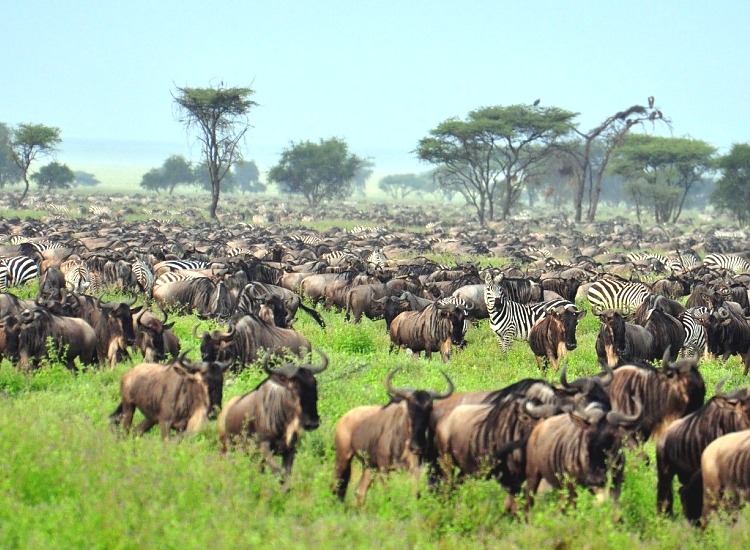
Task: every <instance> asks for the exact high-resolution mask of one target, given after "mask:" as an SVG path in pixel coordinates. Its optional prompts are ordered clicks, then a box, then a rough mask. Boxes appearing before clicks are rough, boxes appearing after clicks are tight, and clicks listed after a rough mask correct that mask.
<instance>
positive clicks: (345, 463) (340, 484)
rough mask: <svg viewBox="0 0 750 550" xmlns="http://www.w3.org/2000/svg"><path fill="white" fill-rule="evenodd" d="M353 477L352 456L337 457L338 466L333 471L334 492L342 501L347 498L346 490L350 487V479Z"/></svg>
mask: <svg viewBox="0 0 750 550" xmlns="http://www.w3.org/2000/svg"><path fill="white" fill-rule="evenodd" d="M351 477H352V455H351V454H348V455H344V456H337V457H336V466H335V467H334V471H333V478H334V483H335V487H334V492H335V493H336V496H337V497H338V499H339V500H340V501H342V502H343V501H344V498H345V497H346V488H347V487H348V486H349V479H350V478H351Z"/></svg>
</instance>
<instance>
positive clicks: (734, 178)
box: [711, 143, 750, 227]
mask: <svg viewBox="0 0 750 550" xmlns="http://www.w3.org/2000/svg"><path fill="white" fill-rule="evenodd" d="M718 165H719V167H720V169H721V178H719V181H718V182H717V184H716V189H715V190H714V193H713V195H711V203H712V204H713V205H714V206H716V207H717V208H718V209H720V210H722V211H724V212H728V213H730V214H731V215H733V216H734V217H735V218H736V219H737V222H739V224H740V226H742V227H744V226H746V225H747V224H748V223H750V201H747V200H738V198H740V197H747V196H748V195H749V194H750V143H735V144H734V145H732V149H731V151H730V152H729V153H728V154H727V155H724V156H722V157H720V158H719V160H718Z"/></svg>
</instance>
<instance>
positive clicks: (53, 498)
mask: <svg viewBox="0 0 750 550" xmlns="http://www.w3.org/2000/svg"><path fill="white" fill-rule="evenodd" d="M323 317H324V319H325V321H326V323H327V325H328V328H327V329H325V330H324V329H321V328H319V327H318V326H317V325H316V324H315V323H314V321H312V319H310V318H309V317H308V316H306V315H301V316H300V317H299V320H298V323H297V325H296V326H297V328H298V330H300V331H301V332H302V333H303V334H305V335H306V336H307V337H308V338H309V339H310V340H311V341H312V343H313V345H314V346H315V347H319V348H320V349H322V350H324V351H325V352H326V353H327V354H328V355H329V356H330V367H329V369H328V370H326V371H325V372H323V373H321V374H320V375H319V376H318V378H319V392H320V396H319V412H320V415H321V419H322V425H321V427H320V428H319V429H318V430H317V431H314V432H310V433H306V434H304V435H303V437H302V439H301V441H300V444H299V452H298V454H297V459H296V461H295V465H294V470H293V474H292V478H291V483H290V486H289V490H288V492H284V491H283V490H282V488H281V486H280V484H279V481H278V479H277V478H275V477H274V476H273V475H271V474H268V473H261V472H260V470H259V462H260V461H259V457H258V456H257V453H254V452H251V453H250V454H249V455H247V454H243V453H240V452H230V453H229V454H228V455H226V456H222V455H221V454H220V453H219V450H218V449H219V446H218V441H217V435H216V428H215V424H214V423H210V424H209V425H208V426H207V428H206V429H205V430H204V431H203V432H202V433H200V434H198V435H197V436H193V437H186V438H180V437H177V436H175V437H173V438H172V439H170V440H169V441H167V442H166V443H162V441H161V438H160V436H159V431H158V430H156V429H155V430H153V431H152V432H151V433H148V434H146V435H145V436H143V437H141V438H134V437H124V436H121V435H118V434H116V433H113V432H112V431H111V430H110V427H109V422H108V415H109V414H110V413H111V412H112V411H113V410H114V408H115V406H116V405H117V402H118V400H119V399H118V394H119V379H120V377H121V376H122V374H123V373H124V372H126V371H127V369H128V368H129V367H130V366H131V365H130V364H121V365H118V366H117V367H116V368H115V369H113V370H109V369H106V370H97V369H86V370H84V371H82V372H80V373H78V374H76V375H74V374H72V373H70V372H68V371H67V370H66V369H65V368H64V367H62V366H60V365H54V364H53V365H51V366H49V367H45V368H43V369H41V370H39V371H38V372H36V373H34V374H30V375H25V374H20V373H18V372H16V371H15V370H14V369H13V367H12V366H11V365H10V364H9V363H8V362H7V361H4V362H3V363H2V364H0V457H2V458H0V463H1V464H2V471H3V475H2V476H0V541H2V547H3V548H42V547H44V548H65V549H69V548H87V549H88V548H134V549H135V548H139V549H140V548H157V547H158V548H182V549H192V548H206V547H211V548H311V547H315V548H324V549H325V548H331V549H334V548H336V549H338V548H342V547H343V548H394V549H402V548H446V549H448V548H469V549H471V548H486V547H490V548H499V547H518V548H633V547H637V548H659V549H663V548H743V547H744V548H747V547H748V546H749V545H750V529H748V527H749V526H750V514H748V513H747V511H746V512H744V513H743V514H742V515H741V517H740V519H739V520H738V521H737V522H736V523H734V524H732V523H727V522H722V521H716V522H714V523H712V524H711V526H710V527H709V529H708V530H707V531H706V532H701V531H699V530H696V529H694V528H692V527H690V526H688V525H687V524H686V523H685V522H684V521H683V520H682V519H680V518H679V517H678V518H675V519H667V518H660V517H657V516H656V514H655V508H656V503H655V488H656V475H655V467H654V464H655V462H654V460H653V452H654V449H653V444H652V443H648V444H647V445H646V453H647V454H648V455H650V456H651V462H650V463H646V461H645V460H644V459H643V458H642V457H641V456H639V455H637V454H630V455H628V465H627V472H626V479H625V485H624V490H623V495H622V498H621V515H622V519H621V521H620V522H619V523H613V517H614V508H613V506H612V503H611V502H605V503H603V504H597V503H596V502H595V499H594V498H593V496H590V495H589V494H588V493H585V492H584V493H583V494H581V495H580V497H579V503H578V506H577V508H575V509H566V510H561V509H560V501H561V498H562V496H564V495H560V494H558V493H555V492H551V493H548V494H545V495H540V497H539V498H538V500H537V504H536V506H535V508H534V509H533V511H532V514H531V517H530V519H529V522H528V524H527V523H525V522H522V521H520V520H518V519H516V518H512V517H509V516H508V515H507V514H506V513H505V512H504V509H503V500H504V498H505V492H504V490H503V489H502V488H501V487H500V486H499V485H498V484H497V483H495V482H493V481H485V480H470V481H469V482H467V483H465V484H463V485H460V486H458V487H457V488H456V490H455V491H452V492H451V491H446V490H442V491H438V492H435V493H432V492H429V491H428V490H427V489H426V487H425V481H424V478H422V479H420V487H419V490H420V496H419V498H417V497H416V496H415V493H416V490H417V487H415V484H414V481H413V479H412V478H411V477H410V476H408V475H407V474H406V473H404V472H395V473H393V474H390V475H387V476H384V477H382V478H381V479H380V480H378V481H376V482H375V483H373V485H372V487H371V489H370V492H369V493H368V495H367V501H366V503H365V504H364V506H363V507H362V508H358V507H357V506H356V505H355V504H354V499H353V496H352V495H351V494H350V495H348V497H347V501H346V503H345V504H343V505H342V504H340V503H339V502H337V501H336V500H335V499H334V497H333V495H332V493H331V488H332V482H333V479H332V476H333V458H334V448H333V433H334V428H335V424H336V421H337V419H338V418H339V417H341V415H343V414H344V413H345V412H346V411H347V410H349V409H351V408H352V407H355V406H358V405H362V404H377V403H384V402H385V401H386V394H385V390H384V389H383V379H384V378H385V376H386V375H387V374H388V372H389V371H390V370H391V369H393V368H395V367H401V369H402V370H401V371H400V372H399V373H398V374H397V375H396V377H395V379H394V384H396V385H402V386H413V387H420V388H431V389H436V390H443V389H444V388H445V381H444V379H443V377H442V375H441V374H440V373H441V371H445V372H446V373H448V374H449V375H450V376H451V378H452V379H453V380H454V382H455V384H456V389H457V391H470V390H478V389H487V388H498V387H501V386H504V385H507V384H509V383H511V382H513V381H515V380H518V379H519V378H523V377H539V376H540V373H539V372H538V370H537V368H536V363H535V361H534V359H533V357H532V354H531V352H530V350H529V348H528V345H527V344H526V343H524V342H516V343H515V344H514V345H513V346H512V347H511V349H510V351H509V353H508V354H507V355H505V356H504V355H502V354H501V352H500V349H499V346H498V344H497V341H496V339H495V336H494V334H492V332H491V331H490V329H489V326H488V324H487V321H483V322H481V323H480V324H479V325H478V326H476V327H472V328H471V329H470V331H469V333H468V335H467V337H468V341H469V344H468V346H467V348H466V349H465V350H464V351H462V352H461V353H457V354H455V355H454V357H453V359H452V360H451V362H450V363H448V364H443V363H442V362H441V361H440V359H439V356H435V357H434V358H433V359H432V360H430V361H426V360H425V359H423V358H422V359H419V360H415V359H412V358H410V357H408V356H407V355H406V354H405V353H403V352H401V353H397V354H393V355H389V354H388V336H387V334H386V333H385V330H384V326H383V322H382V321H377V322H373V321H369V320H367V319H365V320H364V321H363V322H362V324H361V325H360V326H354V325H352V324H348V323H345V322H344V321H343V319H342V316H341V315H339V314H334V313H330V312H324V313H323ZM175 319H176V320H177V323H176V325H175V330H176V331H177V333H178V335H179V336H180V338H181V339H182V342H183V346H184V349H191V350H192V351H191V353H190V355H191V357H196V358H197V356H198V341H197V340H196V339H195V337H194V336H193V335H192V328H193V326H195V325H196V324H197V325H198V327H199V328H198V330H199V334H200V331H202V330H207V329H209V328H212V327H213V326H215V325H212V324H210V323H207V322H199V321H198V319H197V318H195V317H193V316H183V317H179V318H177V317H175ZM597 329H598V321H597V320H596V318H595V317H593V316H590V315H589V316H587V317H585V318H584V319H583V320H582V322H581V324H580V325H579V348H578V349H577V350H575V351H574V352H573V353H572V354H571V355H570V356H569V357H570V360H569V377H570V378H571V379H573V378H576V377H578V376H583V375H587V374H593V373H595V372H597V371H598V366H597V363H596V358H595V353H594V341H595V336H596V330H597ZM136 361H137V359H136ZM701 371H702V372H703V375H704V377H705V379H706V383H707V387H708V388H709V394H710V393H712V388H713V386H714V384H715V383H716V382H717V381H718V380H719V379H720V378H721V377H723V376H725V375H727V374H729V375H731V378H730V380H729V381H728V382H727V385H726V386H725V388H726V389H731V388H733V387H737V386H740V385H745V384H746V380H745V379H744V378H743V377H742V376H741V373H740V364H739V362H738V360H737V359H736V358H732V359H730V360H729V361H728V362H727V363H726V364H719V363H717V362H714V361H710V362H706V363H704V364H703V365H702V366H701ZM548 376H549V378H550V379H556V378H557V377H558V376H559V374H558V373H553V372H550V373H548ZM262 379H263V375H262V374H261V373H260V372H259V370H258V369H257V368H253V367H251V368H248V369H247V370H245V371H244V372H242V373H241V374H239V375H236V376H232V377H230V378H229V379H228V380H227V381H226V386H225V392H224V400H225V402H226V401H227V400H228V399H230V398H231V397H232V396H234V395H238V394H241V393H244V392H247V391H250V390H251V389H252V388H253V387H255V386H256V385H257V384H258V382H259V381H260V380H262ZM137 421H138V420H137V419H136V422H137ZM357 480H358V468H355V472H354V477H353V483H352V484H356V482H357ZM352 490H353V489H352V488H350V492H351V491H352Z"/></svg>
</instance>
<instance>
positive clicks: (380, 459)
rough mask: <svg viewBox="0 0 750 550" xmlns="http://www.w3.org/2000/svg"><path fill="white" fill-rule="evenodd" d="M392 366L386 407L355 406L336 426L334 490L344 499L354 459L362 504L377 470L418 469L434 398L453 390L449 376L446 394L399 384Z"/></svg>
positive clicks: (445, 395)
mask: <svg viewBox="0 0 750 550" xmlns="http://www.w3.org/2000/svg"><path fill="white" fill-rule="evenodd" d="M397 371H398V369H395V370H392V371H391V372H390V373H389V374H388V376H387V377H386V379H385V388H386V391H387V392H388V395H389V397H390V398H391V400H390V401H389V402H388V403H387V404H385V405H366V406H362V407H356V408H354V409H352V410H350V411H349V412H347V413H346V414H345V415H344V416H342V417H341V419H340V420H339V421H338V423H337V424H336V435H335V442H336V465H335V468H334V479H335V485H336V486H335V493H336V496H338V498H339V499H340V500H342V501H343V500H344V498H345V497H346V489H347V487H348V486H349V479H350V478H351V474H352V460H353V459H354V457H357V459H358V460H360V461H361V462H362V465H363V468H364V471H363V472H362V478H361V479H360V481H359V485H358V487H357V503H358V504H362V503H363V502H364V500H365V495H366V494H367V489H368V488H369V486H370V483H371V481H372V474H373V470H378V471H379V472H386V471H388V470H393V469H396V468H403V467H406V468H407V469H408V470H409V471H410V472H412V473H415V474H416V473H418V467H419V465H420V462H421V459H422V455H423V454H424V452H425V449H426V445H427V425H428V423H429V419H430V412H431V410H432V403H433V401H434V400H438V399H445V398H446V397H448V396H450V395H451V394H452V393H453V382H452V381H451V379H450V378H448V375H447V374H445V373H443V376H444V377H445V379H446V380H447V381H448V389H447V390H446V391H445V393H436V392H433V391H427V390H415V389H407V388H394V387H393V386H392V385H391V380H392V379H393V375H394V374H396V372H397Z"/></svg>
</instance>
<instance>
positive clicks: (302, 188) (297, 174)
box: [268, 138, 367, 206]
mask: <svg viewBox="0 0 750 550" xmlns="http://www.w3.org/2000/svg"><path fill="white" fill-rule="evenodd" d="M366 162H367V161H366V160H364V159H362V158H360V157H358V156H357V155H354V154H350V153H349V148H348V146H347V145H346V142H345V141H343V140H341V139H338V138H330V139H327V140H323V139H321V140H320V141H319V142H318V143H313V142H311V141H302V142H299V143H294V142H292V144H291V146H290V147H288V148H287V149H285V150H284V151H283V152H282V153H281V160H280V161H279V163H278V164H277V165H276V166H274V167H272V168H271V169H270V170H269V172H268V180H269V181H272V182H274V183H275V184H276V185H277V186H278V188H279V190H280V191H281V192H282V193H292V194H298V195H302V196H303V197H305V198H306V199H307V202H308V203H309V204H310V205H311V206H316V205H317V204H319V203H320V201H322V200H326V199H340V198H345V197H349V196H351V194H352V182H353V181H354V178H355V177H356V175H357V173H358V172H359V171H360V170H361V169H362V167H363V166H364V164H365V163H366Z"/></svg>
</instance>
